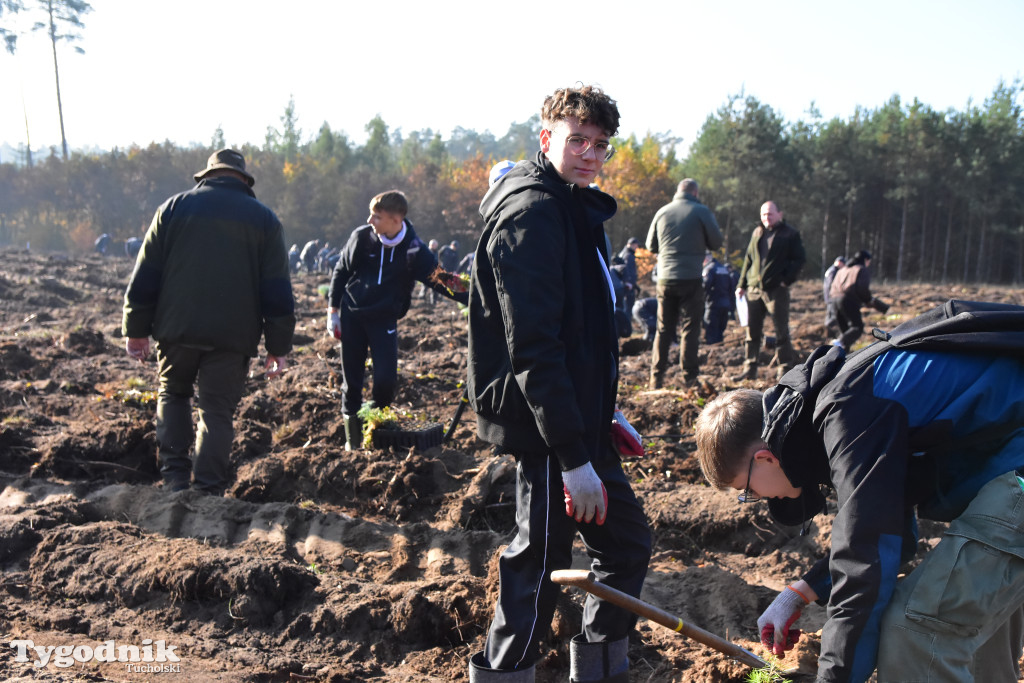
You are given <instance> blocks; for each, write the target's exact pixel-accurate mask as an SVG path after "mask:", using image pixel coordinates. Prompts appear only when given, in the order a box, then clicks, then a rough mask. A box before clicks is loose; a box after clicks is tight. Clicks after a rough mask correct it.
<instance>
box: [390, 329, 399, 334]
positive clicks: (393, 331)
mask: <svg viewBox="0 0 1024 683" xmlns="http://www.w3.org/2000/svg"><path fill="white" fill-rule="evenodd" d="M396 329H397V328H396ZM394 333H395V330H388V334H394Z"/></svg>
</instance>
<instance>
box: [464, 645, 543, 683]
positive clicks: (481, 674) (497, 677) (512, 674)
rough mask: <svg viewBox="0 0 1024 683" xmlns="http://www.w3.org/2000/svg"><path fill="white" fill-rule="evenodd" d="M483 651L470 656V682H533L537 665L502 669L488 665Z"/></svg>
mask: <svg viewBox="0 0 1024 683" xmlns="http://www.w3.org/2000/svg"><path fill="white" fill-rule="evenodd" d="M487 664H488V662H487V660H485V659H484V653H483V652H477V653H476V654H475V655H473V656H472V657H470V658H469V683H533V679H534V672H535V670H536V667H534V666H530V667H529V668H528V669H519V670H516V671H502V670H501V669H491V668H489V667H488V666H487Z"/></svg>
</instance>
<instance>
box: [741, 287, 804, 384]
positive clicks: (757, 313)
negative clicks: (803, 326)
mask: <svg viewBox="0 0 1024 683" xmlns="http://www.w3.org/2000/svg"><path fill="white" fill-rule="evenodd" d="M769 314H770V315H771V316H772V324H774V325H775V342H776V345H777V346H776V354H777V356H778V360H779V375H780V376H781V375H782V373H784V372H786V371H788V370H791V369H792V368H793V366H794V365H796V352H795V351H793V342H792V341H790V338H789V287H783V286H782V285H779V286H778V287H776V288H775V289H773V290H771V291H770V292H766V291H762V290H759V289H755V288H751V289H750V290H749V291H748V292H747V347H746V359H745V361H744V363H745V366H746V367H747V368H750V367H755V368H756V367H757V365H758V362H757V361H758V354H759V353H760V352H761V338H762V336H763V334H764V319H765V318H766V317H767V316H768V315H769Z"/></svg>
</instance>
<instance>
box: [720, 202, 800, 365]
mask: <svg viewBox="0 0 1024 683" xmlns="http://www.w3.org/2000/svg"><path fill="white" fill-rule="evenodd" d="M806 260H807V257H806V254H805V253H804V245H803V242H802V241H801V239H800V233H799V232H797V231H796V228H794V227H793V226H791V225H789V224H788V223H786V221H785V220H783V217H782V212H781V211H779V207H777V206H776V205H775V202H772V201H767V202H765V203H764V204H762V205H761V225H758V226H757V227H756V228H754V232H753V234H751V236H750V244H749V245H748V246H747V253H746V254H745V255H744V257H743V269H742V270H741V271H740V280H739V282H738V283H737V286H736V296H737V298H739V297H746V299H747V310H748V324H747V346H746V358H745V360H744V363H743V372H742V373H740V374H739V375H737V376H736V377H733V379H734V380H735V381H737V382H738V381H741V380H744V379H757V361H758V354H759V353H760V350H761V336H762V332H763V330H764V319H765V316H767V315H768V314H769V313H770V314H771V316H772V323H773V324H774V325H775V339H776V344H777V347H776V349H777V351H776V353H777V354H778V358H779V369H778V376H779V377H780V378H781V377H782V375H784V374H786V372H787V371H789V370H790V369H791V368H792V367H793V366H795V365H796V353H795V352H794V351H793V342H792V341H791V340H790V337H789V286H790V285H791V284H793V283H794V282H796V279H797V277H799V275H800V269H801V268H803V267H804V261H806Z"/></svg>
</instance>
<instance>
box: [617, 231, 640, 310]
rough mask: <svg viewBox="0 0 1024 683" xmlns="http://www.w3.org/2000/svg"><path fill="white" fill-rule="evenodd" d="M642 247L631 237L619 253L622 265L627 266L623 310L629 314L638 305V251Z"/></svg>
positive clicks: (624, 277)
mask: <svg viewBox="0 0 1024 683" xmlns="http://www.w3.org/2000/svg"><path fill="white" fill-rule="evenodd" d="M639 246H640V240H638V239H637V238H635V237H630V238H629V240H627V241H626V246H624V247H623V248H622V251H620V252H619V258H620V259H621V260H622V263H623V264H625V266H626V267H625V268H624V269H623V271H622V284H623V286H625V288H626V295H625V301H624V302H623V303H622V308H623V310H625V311H627V312H629V311H632V310H633V304H634V303H636V288H637V277H638V276H637V270H636V250H637V248H639Z"/></svg>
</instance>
